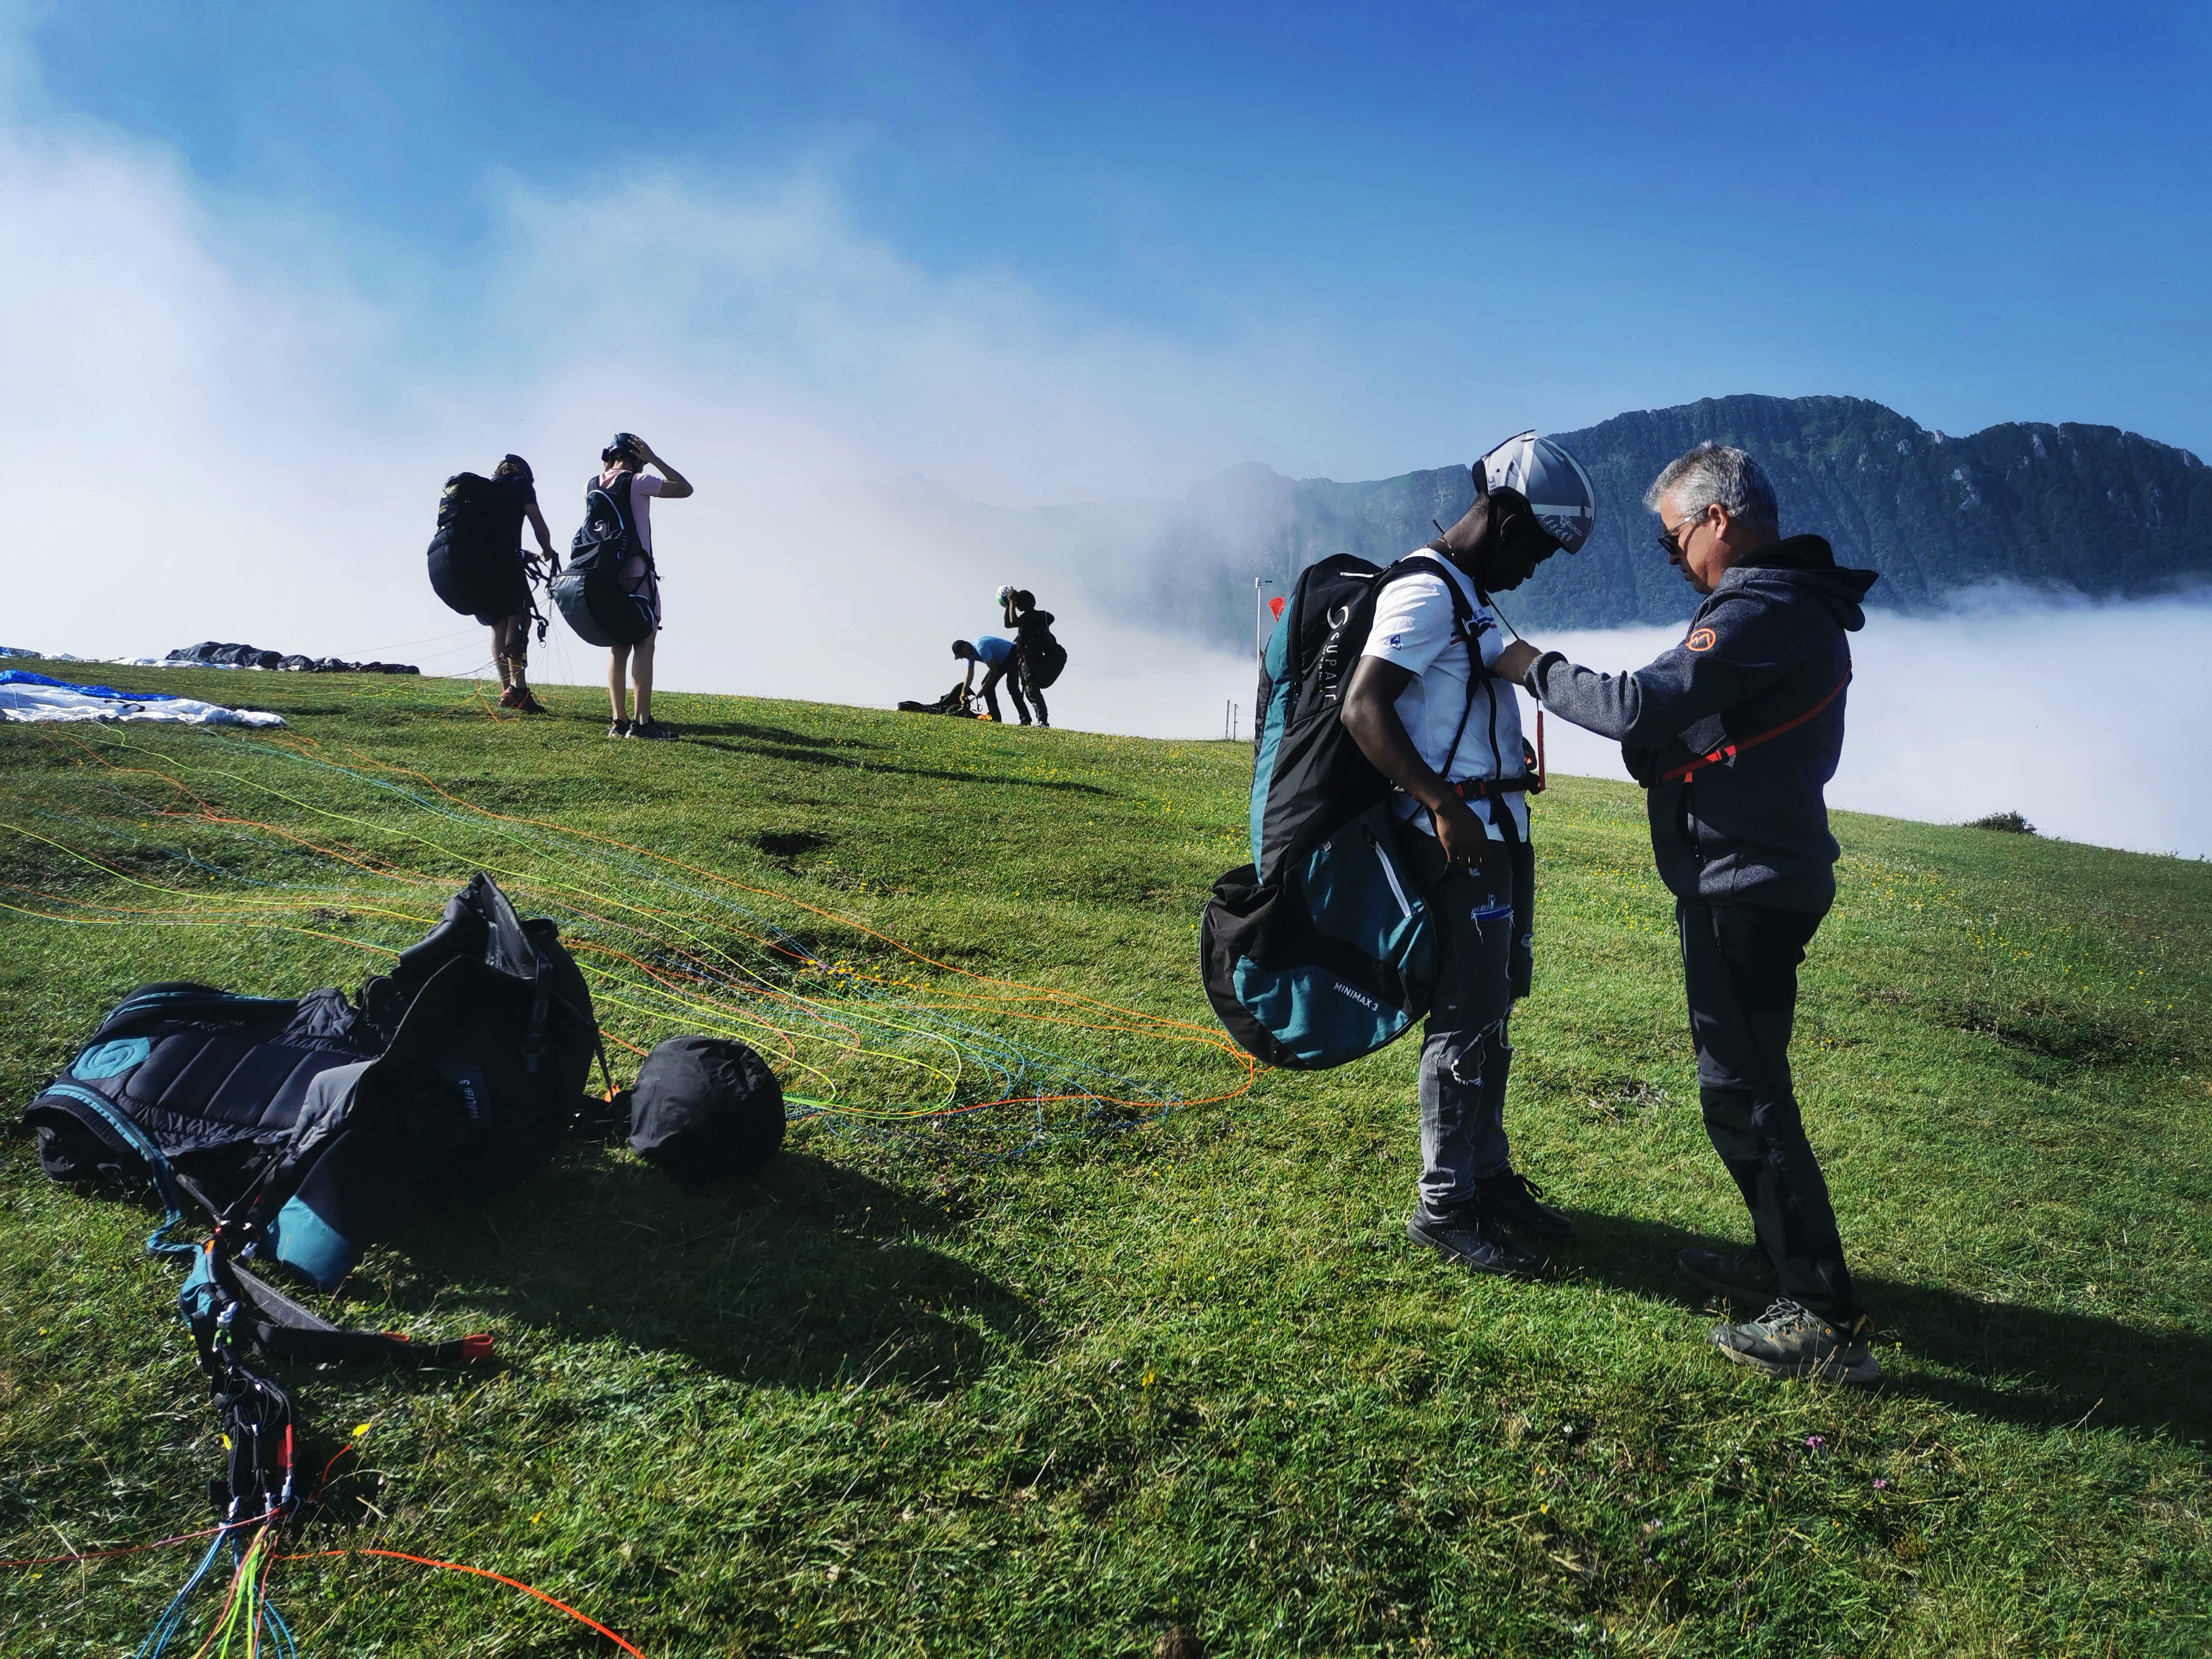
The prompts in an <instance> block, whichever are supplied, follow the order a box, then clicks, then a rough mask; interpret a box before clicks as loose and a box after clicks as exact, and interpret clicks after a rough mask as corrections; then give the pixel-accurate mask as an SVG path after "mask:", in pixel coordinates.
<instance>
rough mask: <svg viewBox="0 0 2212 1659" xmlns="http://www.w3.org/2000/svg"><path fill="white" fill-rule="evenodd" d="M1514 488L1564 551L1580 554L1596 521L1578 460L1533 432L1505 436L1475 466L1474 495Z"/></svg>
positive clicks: (1594, 504) (1594, 496)
mask: <svg viewBox="0 0 2212 1659" xmlns="http://www.w3.org/2000/svg"><path fill="white" fill-rule="evenodd" d="M1497 489H1511V490H1517V491H1518V492H1519V493H1520V494H1521V495H1522V498H1523V499H1524V500H1526V501H1528V505H1529V507H1530V508H1531V509H1533V510H1534V513H1535V514H1536V522H1537V523H1539V524H1541V525H1542V526H1544V529H1545V532H1547V534H1548V535H1549V536H1550V537H1551V538H1552V539H1553V541H1555V542H1557V543H1559V550H1560V551H1561V552H1563V553H1578V552H1580V551H1581V550H1582V546H1583V543H1584V542H1586V541H1588V540H1589V537H1590V532H1591V530H1592V529H1594V528H1595V526H1596V524H1597V492H1596V491H1595V490H1594V489H1591V488H1590V481H1589V473H1587V472H1585V471H1583V465H1582V463H1581V462H1580V461H1578V460H1577V459H1575V458H1574V457H1573V456H1571V455H1570V454H1568V453H1567V452H1566V451H1565V450H1564V449H1562V448H1560V447H1559V445H1557V444H1555V443H1553V441H1551V440H1550V439H1549V438H1540V437H1538V436H1537V435H1535V433H1534V432H1533V431H1531V432H1522V433H1519V434H1516V435H1515V436H1513V437H1510V438H1508V439H1507V440H1506V441H1504V443H1502V444H1500V445H1498V447H1497V448H1495V449H1493V450H1492V451H1491V452H1490V453H1488V454H1487V455H1485V456H1484V457H1483V458H1482V459H1480V460H1479V461H1477V462H1476V463H1475V464H1474V493H1475V494H1476V495H1489V494H1490V493H1491V492H1492V490H1497Z"/></svg>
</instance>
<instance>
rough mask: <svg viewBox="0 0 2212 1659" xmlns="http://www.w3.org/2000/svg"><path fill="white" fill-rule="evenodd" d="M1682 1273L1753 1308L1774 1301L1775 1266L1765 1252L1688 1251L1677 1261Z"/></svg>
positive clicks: (1707, 1287)
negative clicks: (1740, 1253)
mask: <svg viewBox="0 0 2212 1659" xmlns="http://www.w3.org/2000/svg"><path fill="white" fill-rule="evenodd" d="M1674 1260H1675V1261H1676V1263H1677V1264H1678V1265H1679V1266H1680V1267H1681V1269H1682V1271H1683V1272H1684V1273H1687V1274H1689V1276H1690V1277H1691V1278H1692V1279H1696V1280H1697V1281H1698V1283H1699V1284H1700V1285H1704V1286H1705V1288H1706V1289H1707V1290H1709V1291H1719V1292H1720V1293H1721V1294H1722V1295H1723V1296H1728V1297H1735V1299H1736V1300H1737V1301H1738V1302H1741V1303H1743V1304H1746V1305H1747V1306H1749V1307H1753V1308H1763V1307H1765V1305H1766V1304H1768V1303H1770V1302H1771V1301H1773V1300H1774V1287H1775V1278H1774V1264H1773V1263H1772V1262H1771V1261H1768V1260H1767V1259H1766V1252H1765V1251H1764V1250H1747V1251H1746V1252H1744V1254H1743V1255H1722V1254H1721V1253H1720V1252H1719V1251H1718V1250H1699V1249H1689V1250H1685V1251H1683V1252H1682V1253H1681V1255H1678V1256H1676V1257H1675V1258H1674Z"/></svg>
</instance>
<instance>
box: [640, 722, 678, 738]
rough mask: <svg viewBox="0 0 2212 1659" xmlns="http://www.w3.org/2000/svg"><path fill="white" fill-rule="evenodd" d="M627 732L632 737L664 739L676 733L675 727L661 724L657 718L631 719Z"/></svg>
mask: <svg viewBox="0 0 2212 1659" xmlns="http://www.w3.org/2000/svg"><path fill="white" fill-rule="evenodd" d="M629 734H630V736H632V737H633V738H656V739H666V738H672V737H674V736H675V735H676V728H675V727H674V726H663V725H662V724H661V723H660V722H659V720H632V721H631V722H630V726H629Z"/></svg>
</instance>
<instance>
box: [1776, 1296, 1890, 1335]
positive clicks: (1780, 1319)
mask: <svg viewBox="0 0 2212 1659" xmlns="http://www.w3.org/2000/svg"><path fill="white" fill-rule="evenodd" d="M1752 1323H1753V1324H1754V1325H1758V1326H1760V1327H1763V1328H1766V1329H1769V1330H1783V1329H1786V1328H1788V1327H1790V1326H1791V1325H1796V1324H1805V1325H1812V1326H1815V1327H1817V1328H1820V1330H1821V1331H1823V1332H1825V1333H1826V1334H1828V1335H1829V1336H1831V1337H1832V1338H1834V1339H1835V1340H1837V1341H1838V1342H1849V1341H1850V1340H1852V1339H1853V1338H1854V1337H1855V1336H1856V1335H1857V1333H1858V1331H1859V1328H1860V1327H1861V1326H1862V1325H1863V1324H1864V1323H1865V1321H1864V1320H1863V1319H1861V1320H1854V1321H1852V1322H1850V1324H1848V1325H1841V1324H1838V1323H1837V1322H1835V1321H1834V1320H1832V1319H1823V1318H1822V1317H1821V1316H1820V1315H1819V1314H1816V1313H1814V1311H1813V1310H1811V1309H1810V1308H1808V1307H1807V1306H1806V1305H1805V1304H1803V1303H1802V1302H1796V1301H1793V1300H1791V1299H1790V1297H1786V1296H1778V1297H1775V1298H1774V1300H1773V1301H1771V1302H1770V1303H1769V1304H1767V1306H1766V1311H1765V1313H1763V1314H1761V1315H1759V1317H1758V1318H1757V1319H1754V1320H1753V1321H1752Z"/></svg>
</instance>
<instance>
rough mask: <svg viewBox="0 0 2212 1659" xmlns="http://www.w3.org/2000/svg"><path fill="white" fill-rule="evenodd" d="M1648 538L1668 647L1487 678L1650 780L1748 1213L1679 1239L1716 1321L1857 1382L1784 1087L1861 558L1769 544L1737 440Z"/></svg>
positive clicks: (1819, 1214)
mask: <svg viewBox="0 0 2212 1659" xmlns="http://www.w3.org/2000/svg"><path fill="white" fill-rule="evenodd" d="M1644 505H1645V506H1646V507H1650V508H1651V509H1652V510H1653V511H1654V512H1656V513H1658V515H1659V520H1660V526H1661V530H1660V536H1659V540H1660V542H1661V544H1662V545H1663V546H1664V547H1665V548H1666V550H1667V556H1668V560H1669V562H1672V563H1673V564H1674V565H1675V566H1676V567H1677V568H1679V569H1680V571H1681V573H1682V574H1683V577H1684V578H1685V580H1687V581H1688V582H1689V584H1690V586H1692V587H1693V588H1695V589H1696V590H1697V591H1698V592H1699V593H1701V594H1703V595H1705V603H1704V604H1702V605H1699V607H1698V612H1697V615H1696V616H1694V617H1692V618H1691V619H1690V625H1689V628H1688V629H1686V632H1685V634H1684V636H1683V639H1682V641H1681V643H1680V644H1679V645H1677V646H1675V647H1673V648H1672V649H1670V650H1668V651H1667V652H1665V653H1662V655H1661V656H1660V657H1659V658H1658V659H1656V660H1655V661H1653V662H1651V663H1649V664H1647V665H1645V666H1644V667H1642V668H1639V669H1638V670H1637V671H1635V672H1633V673H1630V674H1617V675H1616V674H1600V673H1595V672H1593V671H1590V670H1589V669H1587V668H1582V667H1577V665H1574V664H1572V663H1571V662H1569V661H1568V660H1567V659H1565V657H1564V656H1562V655H1561V654H1560V653H1558V652H1556V651H1551V652H1539V651H1538V650H1537V649H1536V648H1535V647H1533V646H1529V645H1526V644H1520V643H1516V644H1515V645H1513V646H1511V647H1508V649H1507V651H1506V652H1505V653H1504V654H1503V655H1501V656H1500V657H1499V658H1498V663H1497V665H1496V668H1495V670H1494V671H1495V672H1496V673H1498V675H1499V676H1500V677H1501V678H1511V679H1517V680H1519V681H1520V682H1521V684H1522V686H1523V687H1525V688H1526V690H1528V693H1529V695H1530V696H1534V698H1536V700H1537V701H1538V702H1541V703H1542V704H1543V706H1544V707H1545V708H1547V709H1549V710H1550V711H1551V712H1552V713H1553V714H1558V715H1559V716H1560V718H1562V719H1564V720H1571V721H1573V722H1574V723H1575V724H1576V725H1577V726H1585V727H1587V728H1588V729H1589V730H1590V731H1593V732H1597V733H1598V734H1599V735H1601V736H1602V737H1608V738H1614V739H1616V740H1618V741H1619V743H1620V745H1621V758H1622V759H1623V760H1624V761H1625V762H1626V764H1627V766H1628V769H1629V771H1630V773H1631V774H1632V775H1633V776H1634V777H1635V778H1636V779H1637V781H1638V782H1640V783H1641V784H1643V785H1644V787H1645V789H1646V790H1647V791H1649V794H1648V797H1647V805H1648V807H1649V811H1650V819H1651V848H1652V852H1653V853H1654V854H1655V855H1656V858H1657V860H1658V864H1659V873H1660V875H1661V877H1662V878H1663V879H1664V880H1665V881H1666V883H1667V885H1668V888H1669V889H1670V890H1672V891H1673V892H1674V915H1675V921H1676V926H1677V928H1678V931H1679V932H1680V938H1681V949H1682V973H1683V978H1684V981H1685V985H1686V989H1687V992H1688V994H1689V1004H1690V1030H1691V1038H1692V1042H1693V1043H1694V1044H1695V1046H1696V1048H1697V1053H1698V1094H1699V1102H1700V1103H1701V1104H1702V1106H1703V1108H1704V1112H1705V1131H1706V1133H1707V1134H1708V1135H1709V1136H1711V1139H1712V1143H1713V1149H1714V1150H1715V1151H1716V1152H1718V1153H1719V1154H1720V1156H1721V1161H1722V1162H1723V1164H1726V1165H1727V1166H1728V1170H1729V1174H1730V1175H1731V1176H1734V1177H1735V1182H1736V1185H1737V1187H1738V1188H1740V1189H1741V1192H1742V1194H1743V1200H1744V1203H1745V1205H1746V1206H1747V1208H1748V1209H1749V1210H1750V1211H1751V1217H1752V1226H1753V1232H1754V1234H1755V1236H1756V1238H1757V1244H1756V1247H1755V1248H1754V1249H1753V1250H1751V1251H1750V1252H1748V1253H1747V1254H1745V1255H1737V1256H1731V1255H1723V1254H1721V1253H1719V1252H1717V1251H1711V1250H1695V1249H1692V1250H1685V1251H1683V1252H1682V1255H1681V1258H1680V1260H1681V1264H1682V1266H1683V1267H1684V1268H1685V1269H1686V1271H1687V1272H1688V1273H1689V1274H1690V1275H1691V1277H1692V1278H1693V1279H1697V1280H1698V1281H1699V1283H1701V1284H1703V1285H1706V1286H1708V1287H1710V1288H1711V1289H1714V1290H1717V1291H1723V1292H1725V1293H1727V1294H1728V1295H1729V1296H1732V1297H1737V1298H1739V1299H1741V1300H1743V1301H1746V1302H1749V1303H1752V1304H1754V1305H1758V1304H1764V1305H1765V1312H1764V1313H1763V1314H1761V1315H1760V1316H1759V1317H1758V1318H1757V1319H1755V1320H1753V1321H1752V1322H1749V1323H1747V1324H1742V1325H1723V1326H1721V1327H1720V1328H1717V1329H1716V1330H1715V1331H1714V1332H1713V1333H1712V1340H1713V1343H1714V1345H1715V1346H1717V1347H1718V1348H1719V1350H1720V1352H1722V1354H1723V1356H1725V1357H1726V1358H1729V1359H1732V1360H1735V1361H1736V1362H1737V1363H1739V1364H1745V1365H1749V1366H1752V1367H1753V1368H1755V1369H1757V1370H1763V1371H1767V1372H1770V1373H1772V1374H1774V1375H1777V1376H1826V1377H1831V1378H1838V1379H1841V1380H1844V1381H1847V1382H1853V1383H1870V1382H1872V1381H1874V1380H1875V1378H1876V1377H1877V1376H1880V1375H1881V1366H1880V1365H1879V1364H1877V1363H1876V1361H1875V1358H1874V1356H1873V1354H1872V1353H1871V1352H1869V1351H1868V1348H1867V1346H1866V1342H1865V1340H1864V1331H1865V1327H1866V1323H1867V1322H1866V1320H1865V1319H1864V1318H1863V1316H1862V1315H1861V1313H1860V1311H1859V1307H1858V1303H1857V1294H1856V1292H1855V1291H1854V1290H1853V1289H1852V1285H1851V1275H1850V1268H1849V1267H1846V1266H1845V1265H1844V1247H1843V1241H1842V1239H1841V1238H1840V1237H1839V1236H1838V1232H1837V1229H1836V1218H1835V1212H1834V1211H1833V1209H1832V1207H1831V1206H1830V1204H1829V1200H1828V1188H1827V1182H1826V1180H1825V1179H1824V1178H1823V1177H1822V1176H1821V1174H1820V1160H1819V1159H1818V1158H1815V1157H1814V1154H1813V1148H1812V1146H1811V1144H1810V1143H1809V1142H1808V1140H1807V1139H1806V1138H1805V1128H1804V1124H1803V1121H1802V1118H1801V1117H1800V1115H1799V1113H1798V1109H1797V1098H1796V1094H1795V1093H1794V1092H1793V1091H1792V1089H1791V1087H1790V1055H1789V1048H1790V1024H1791V1022H1792V1020H1793V1018H1794V1017H1795V1014H1796V1006H1797V964H1798V963H1801V962H1802V961H1803V960H1804V959H1805V946H1806V945H1807V943H1808V941H1810V939H1812V937H1813V934H1814V931H1815V930H1816V929H1817V928H1818V927H1820V919H1821V917H1822V916H1824V915H1826V914H1827V910H1828V906H1829V905H1830V904H1831V903H1832V902H1833V900H1834V898H1835V894H1836V880H1835V870H1834V866H1835V861H1836V857H1837V847H1836V842H1835V838H1834V837H1833V836H1831V835H1830V834H1829V833H1828V809H1827V803H1826V799H1824V798H1823V796H1822V793H1821V790H1822V787H1823V786H1825V785H1826V783H1827V781H1828V780H1829V779H1830V778H1831V777H1832V776H1834V775H1835V771H1836V763H1837V761H1838V758H1839V757H1840V756H1841V754H1842V752H1843V744H1844V687H1845V686H1846V684H1848V683H1849V681H1850V672H1851V657H1850V645H1849V642H1848V641H1847V640H1846V639H1845V637H1844V636H1845V635H1847V634H1850V633H1854V632H1856V631H1857V630H1858V629H1861V628H1863V627H1864V626H1865V624H1866V614H1865V612H1864V611H1862V610H1861V609H1860V606H1859V601H1860V600H1861V599H1863V597H1864V595H1865V593H1866V591H1867V590H1868V589H1869V587H1871V586H1874V583H1875V573H1874V572H1873V571H1871V570H1845V569H1840V568H1838V567H1837V564H1836V562H1835V558H1834V556H1833V555H1832V553H1831V552H1830V550H1829V548H1828V544H1827V543H1826V542H1825V541H1823V540H1822V539H1821V538H1820V537H1818V536H1792V537H1790V538H1787V539H1784V537H1783V536H1782V533H1781V531H1780V528H1779V525H1778V513H1777V511H1776V505H1775V500H1774V487H1773V485H1772V484H1771V483H1768V482H1767V478H1766V475H1765V472H1763V471H1761V470H1760V469H1759V463H1758V462H1756V461H1754V460H1753V459H1751V457H1750V456H1748V455H1747V454H1745V453H1744V452H1743V451H1741V449H1728V448H1723V447H1719V446H1717V445H1714V444H1703V445H1700V446H1699V447H1697V448H1696V449H1693V450H1692V451H1691V452H1690V453H1688V454H1686V455H1685V456H1683V457H1682V458H1681V459H1680V460H1677V461H1675V462H1674V464H1673V465H1670V466H1668V468H1667V470H1666V471H1663V472H1662V473H1661V474H1660V475H1659V477H1658V480H1657V482H1656V483H1654V484H1653V485H1652V486H1651V489H1650V493H1649V494H1647V495H1645V497H1644Z"/></svg>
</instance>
